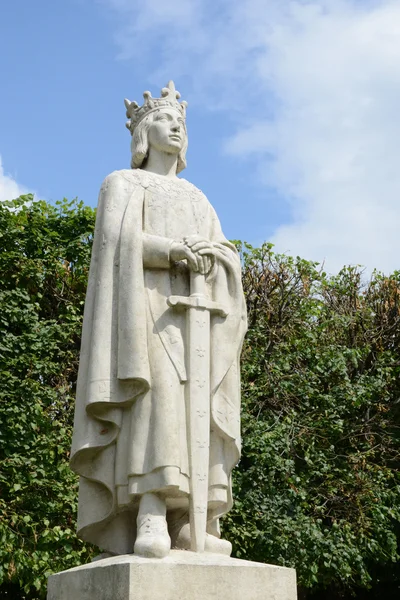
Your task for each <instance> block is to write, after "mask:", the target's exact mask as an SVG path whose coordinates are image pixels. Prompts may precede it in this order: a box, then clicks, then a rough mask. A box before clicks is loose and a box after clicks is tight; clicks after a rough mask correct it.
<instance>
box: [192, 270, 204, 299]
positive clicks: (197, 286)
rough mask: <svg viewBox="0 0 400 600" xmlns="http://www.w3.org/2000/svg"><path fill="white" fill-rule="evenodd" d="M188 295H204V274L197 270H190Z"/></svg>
mask: <svg viewBox="0 0 400 600" xmlns="http://www.w3.org/2000/svg"><path fill="white" fill-rule="evenodd" d="M190 295H191V296H205V295H206V276H205V275H203V274H202V273H199V271H192V270H191V271H190Z"/></svg>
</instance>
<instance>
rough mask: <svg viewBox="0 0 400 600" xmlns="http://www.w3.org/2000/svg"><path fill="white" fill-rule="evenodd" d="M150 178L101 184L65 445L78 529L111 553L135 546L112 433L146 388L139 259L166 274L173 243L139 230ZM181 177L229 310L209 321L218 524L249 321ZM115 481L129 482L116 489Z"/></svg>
mask: <svg viewBox="0 0 400 600" xmlns="http://www.w3.org/2000/svg"><path fill="white" fill-rule="evenodd" d="M157 177H160V176H157ZM157 177H156V180H157ZM152 178H153V179H154V175H153V174H148V173H146V172H145V171H141V170H140V169H137V170H123V171H115V172H114V173H111V175H109V176H108V177H107V178H106V179H105V181H104V182H103V185H102V187H101V190H100V195H99V204H98V210H97V217H96V227H95V234H94V242H93V250H92V259H91V266H90V272H89V281H88V289H87V294H86V301H85V310H84V318H83V330H82V343H81V354H80V364H79V373H78V382H77V394H76V407H75V420H74V433H73V441H72V450H71V468H72V469H73V470H74V471H75V472H76V473H78V474H79V475H80V484H79V506H78V534H79V536H80V537H81V538H82V539H84V540H86V541H89V542H92V543H94V544H96V545H98V546H100V547H102V548H104V549H107V550H109V551H112V552H116V553H126V552H130V551H132V548H133V540H134V537H135V524H134V521H135V518H134V515H132V513H135V510H136V511H137V505H138V498H139V496H138V495H135V494H130V495H129V494H128V495H127V494H126V490H129V486H128V480H129V477H130V475H131V474H130V473H128V472H124V469H125V471H126V468H125V465H124V464H122V463H123V456H122V454H121V451H119V448H118V440H119V435H120V432H121V428H122V427H123V421H124V419H126V418H127V415H128V414H129V411H130V410H131V408H132V407H133V406H134V404H135V403H136V402H138V400H139V399H140V398H143V396H144V395H145V394H146V393H148V392H149V391H151V389H152V375H151V373H152V369H151V359H152V357H151V355H150V354H149V339H148V336H149V329H148V326H147V323H148V314H149V306H148V305H149V296H148V294H147V291H148V290H147V289H146V260H147V258H146V256H147V255H150V256H151V260H152V265H153V266H154V265H155V266H156V267H159V268H160V269H162V268H163V269H164V272H168V266H169V263H168V261H169V255H168V251H169V247H170V244H171V242H172V241H173V240H170V239H166V238H163V237H162V236H157V235H153V234H149V233H148V232H147V231H146V206H147V205H148V203H149V198H150V199H151V191H150V188H151V186H150V187H149V180H150V181H153V179H152ZM162 179H165V178H162ZM157 181H160V182H161V179H158V180H157ZM179 181H183V182H184V185H185V186H186V189H189V188H188V186H190V190H191V191H190V193H191V194H192V195H194V196H196V201H198V202H197V203H196V210H198V211H200V213H199V214H201V217H200V218H199V220H198V222H199V223H201V233H202V234H203V235H205V234H207V237H208V239H210V241H212V242H213V243H214V245H215V247H216V248H217V260H216V263H215V265H214V268H213V270H212V272H211V273H210V275H209V276H208V278H207V290H208V295H209V297H210V298H212V299H213V300H215V301H217V302H219V303H221V304H223V305H224V306H225V307H226V308H227V312H228V317H226V318H222V317H219V316H212V317H211V349H210V350H211V373H210V375H211V393H210V402H211V428H212V430H213V433H214V435H216V436H217V437H218V438H219V439H220V441H221V443H222V447H223V455H224V456H223V463H224V469H225V470H226V472H227V473H228V477H229V485H228V493H227V498H226V501H225V502H224V503H223V505H219V506H218V507H216V506H210V509H209V514H208V519H209V521H212V520H214V521H215V520H216V519H218V517H219V516H221V515H222V514H224V513H225V512H227V511H228V510H229V509H230V507H231V505H232V497H231V482H230V477H231V471H232V468H233V467H234V466H235V464H236V463H237V462H238V460H239V457H240V370H239V357H240V351H241V346H242V342H243V338H244V334H245V331H246V327H247V323H246V309H245V302H244V297H243V291H242V285H241V265H240V260H239V256H238V254H237V252H236V250H235V248H234V246H233V245H232V244H230V242H228V241H227V240H226V239H225V237H224V236H223V234H222V231H221V228H220V225H219V221H218V218H217V216H216V214H215V211H214V209H213V208H212V207H211V205H210V204H209V202H208V200H207V199H206V198H205V196H204V195H203V194H202V193H201V192H200V190H198V189H197V188H195V187H194V186H192V185H191V184H189V183H188V182H186V181H185V180H179ZM160 186H161V188H162V185H161V184H160ZM198 233H200V230H199V232H198ZM184 234H185V232H183V234H182V238H183V237H184ZM146 253H147V254H146ZM181 266H182V265H181ZM184 268H186V267H184ZM156 272H157V271H156ZM166 300H167V298H165V306H166V310H167V304H166ZM168 310H171V309H168ZM166 314H167V313H166ZM161 321H162V320H160V322H161ZM155 335H158V336H159V338H160V340H161V341H162V343H163V347H164V348H165V352H166V353H167V354H168V356H169V357H170V360H171V361H172V363H173V364H174V367H175V369H176V372H177V377H178V378H179V380H180V381H181V382H182V383H184V382H185V380H186V379H187V373H186V370H185V358H184V347H185V340H184V339H181V340H179V343H178V344H176V345H175V346H174V348H177V349H178V350H177V351H176V352H178V354H179V348H181V349H182V352H183V360H180V359H179V356H178V354H175V355H174V348H172V346H170V345H169V343H168V338H167V335H166V334H165V331H164V329H163V325H162V322H161V325H160V327H159V329H158V330H157V331H156V332H155ZM183 338H184V336H183ZM211 450H212V449H211ZM121 461H122V462H121ZM121 473H122V475H121ZM121 477H122V479H124V477H125V479H126V482H127V483H126V486H124V485H121ZM122 492H123V493H122ZM124 494H125V501H124V502H122V501H121V500H120V498H121V497H123V496H124ZM126 498H128V500H126Z"/></svg>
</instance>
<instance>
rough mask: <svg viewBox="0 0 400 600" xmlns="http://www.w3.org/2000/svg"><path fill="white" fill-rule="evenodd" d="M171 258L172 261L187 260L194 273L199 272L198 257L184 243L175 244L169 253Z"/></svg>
mask: <svg viewBox="0 0 400 600" xmlns="http://www.w3.org/2000/svg"><path fill="white" fill-rule="evenodd" d="M169 257H170V259H171V260H172V261H174V262H176V261H179V260H187V263H188V265H189V267H190V268H191V270H192V271H198V270H199V264H198V260H197V257H196V255H195V254H194V252H192V250H191V249H190V248H189V246H187V245H186V244H184V243H183V242H173V243H172V245H171V248H170V251H169Z"/></svg>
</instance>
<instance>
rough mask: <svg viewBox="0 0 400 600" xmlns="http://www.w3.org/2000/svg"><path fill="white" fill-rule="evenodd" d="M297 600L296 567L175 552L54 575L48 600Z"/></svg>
mask: <svg viewBox="0 0 400 600" xmlns="http://www.w3.org/2000/svg"><path fill="white" fill-rule="evenodd" d="M225 598H226V599H228V600H296V599H297V592H296V572H295V570H294V569H287V568H285V567H276V566H274V565H265V564H262V563H256V562H250V561H246V560H237V559H234V558H229V557H225V556H221V555H217V554H209V553H204V554H195V553H192V552H185V551H178V550H173V551H172V552H171V553H170V555H169V556H168V557H166V558H163V559H160V560H159V559H146V558H141V557H139V556H134V555H123V556H116V557H113V558H106V559H103V560H99V561H95V562H93V563H90V564H87V565H82V566H80V567H76V568H74V569H70V570H69V571H62V572H61V573H57V574H56V575H52V576H51V577H50V578H49V582H48V595H47V600H224V599H225Z"/></svg>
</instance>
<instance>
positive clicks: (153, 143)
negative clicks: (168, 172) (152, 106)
mask: <svg viewBox="0 0 400 600" xmlns="http://www.w3.org/2000/svg"><path fill="white" fill-rule="evenodd" d="M184 138H185V126H184V120H183V118H182V117H181V116H180V115H179V113H178V112H176V111H175V110H173V109H171V110H169V109H167V108H163V109H160V111H159V112H157V113H156V115H155V116H154V120H153V122H152V123H151V125H150V127H149V131H148V140H149V147H150V148H155V149H156V150H159V151H160V152H166V153H167V154H179V152H180V151H181V150H182V146H183V142H184Z"/></svg>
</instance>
